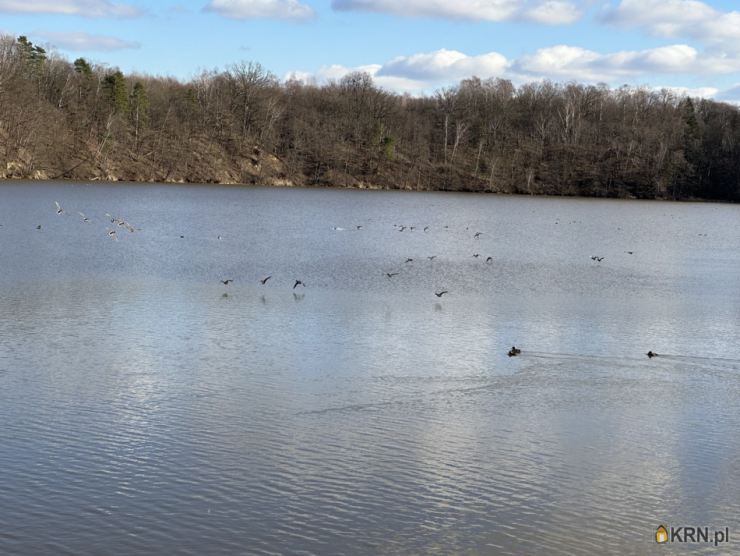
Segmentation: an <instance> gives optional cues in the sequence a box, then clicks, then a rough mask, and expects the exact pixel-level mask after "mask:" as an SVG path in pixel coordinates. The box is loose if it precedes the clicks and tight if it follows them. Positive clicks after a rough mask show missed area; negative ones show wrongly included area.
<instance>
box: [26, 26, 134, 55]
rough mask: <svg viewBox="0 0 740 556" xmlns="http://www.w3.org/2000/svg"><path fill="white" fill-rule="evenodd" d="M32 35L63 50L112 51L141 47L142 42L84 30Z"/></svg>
mask: <svg viewBox="0 0 740 556" xmlns="http://www.w3.org/2000/svg"><path fill="white" fill-rule="evenodd" d="M31 36H32V37H34V38H35V37H39V38H42V39H44V40H46V41H48V42H50V43H51V44H53V45H54V46H56V47H57V48H60V49H62V50H72V51H90V50H94V51H111V50H124V49H127V48H141V43H138V42H135V41H124V40H121V39H117V38H115V37H110V36H106V35H89V34H87V33H85V32H84V31H71V32H58V31H34V32H33V33H31Z"/></svg>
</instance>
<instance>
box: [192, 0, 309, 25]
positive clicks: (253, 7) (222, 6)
mask: <svg viewBox="0 0 740 556" xmlns="http://www.w3.org/2000/svg"><path fill="white" fill-rule="evenodd" d="M203 11H205V12H213V13H216V14H218V15H220V16H222V17H227V18H229V19H253V18H267V19H282V20H285V21H294V22H296V21H303V20H307V19H311V18H313V17H314V16H315V15H316V12H315V11H313V9H312V8H311V7H310V6H307V5H305V4H301V3H300V2H298V1H297V0H211V1H210V2H209V3H208V4H207V5H206V6H205V7H204V8H203Z"/></svg>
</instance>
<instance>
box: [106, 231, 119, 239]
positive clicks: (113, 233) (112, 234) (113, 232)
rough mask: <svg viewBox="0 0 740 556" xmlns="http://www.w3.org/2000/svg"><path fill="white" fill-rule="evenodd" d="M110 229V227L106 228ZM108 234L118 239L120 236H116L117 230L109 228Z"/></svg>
mask: <svg viewBox="0 0 740 556" xmlns="http://www.w3.org/2000/svg"><path fill="white" fill-rule="evenodd" d="M106 230H108V228H106ZM108 235H109V236H110V237H112V238H113V239H115V240H116V241H118V238H117V237H116V231H115V230H108Z"/></svg>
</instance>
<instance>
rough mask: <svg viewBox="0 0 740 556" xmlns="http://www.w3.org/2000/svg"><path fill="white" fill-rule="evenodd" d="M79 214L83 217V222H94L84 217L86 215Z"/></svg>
mask: <svg viewBox="0 0 740 556" xmlns="http://www.w3.org/2000/svg"><path fill="white" fill-rule="evenodd" d="M78 214H79V215H80V216H82V221H83V222H92V220H90V219H89V218H88V217H87V216H85V215H84V214H82V213H81V212H80V213H78Z"/></svg>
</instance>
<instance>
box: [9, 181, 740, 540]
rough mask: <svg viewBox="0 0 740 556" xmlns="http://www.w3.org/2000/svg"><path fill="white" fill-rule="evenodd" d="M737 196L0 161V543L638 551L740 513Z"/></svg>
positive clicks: (729, 521) (735, 526)
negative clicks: (147, 171)
mask: <svg viewBox="0 0 740 556" xmlns="http://www.w3.org/2000/svg"><path fill="white" fill-rule="evenodd" d="M55 201H57V202H59V203H60V205H61V207H62V209H63V210H64V211H65V213H63V214H61V215H57V214H56V210H55V205H54V202H55ZM78 212H82V213H84V214H85V215H87V216H88V217H89V218H90V219H91V220H93V222H90V223H85V222H83V220H82V217H81V216H80V215H79V214H78ZM105 213H108V214H110V215H112V217H114V218H118V217H119V215H120V218H121V219H122V220H125V221H126V222H129V223H130V224H131V225H132V226H133V227H134V229H135V232H133V233H130V232H128V231H127V229H126V228H125V227H119V226H117V224H116V223H111V222H110V218H108V217H106V216H105ZM739 216H740V212H739V207H737V206H735V205H719V204H693V203H661V202H640V201H615V200H603V201H601V200H593V199H588V200H586V199H559V198H558V199H552V198H528V197H505V196H486V195H472V194H446V193H426V194H418V193H403V192H376V191H372V192H368V191H342V190H301V189H266V188H243V187H221V186H207V187H205V186H173V185H167V186H154V185H122V184H116V185H101V184H95V185H90V184H87V183H69V182H63V183H48V184H38V183H23V182H9V183H3V184H1V185H0V224H2V228H0V293H1V294H2V295H1V296H0V312H1V314H2V315H4V317H5V318H3V319H2V320H0V446H2V449H0V552H1V553H3V554H6V553H7V554H46V553H55V554H86V553H90V554H141V553H168V554H235V553H239V554H245V553H246V554H422V553H424V554H431V553H439V554H595V553H598V554H628V553H631V554H649V553H654V550H655V548H656V547H655V544H654V543H655V541H654V533H655V529H656V528H657V527H658V526H659V525H661V524H663V525H666V526H669V527H670V526H680V525H695V526H710V527H714V528H720V527H722V528H724V527H728V526H729V527H730V529H731V531H733V532H735V531H736V533H735V535H736V536H737V535H740V526H739V525H740V523H739V521H738V517H737V516H738V515H739V512H738V510H740V502H739V501H740V482H739V481H738V476H740V464H739V463H738V461H740V440H739V437H738V436H737V434H736V431H737V430H738V429H739V428H740V348H738V342H737V339H738V338H739V337H740V295H739V294H740V285H739V284H740V281H738V279H737V278H738V276H740V218H739ZM38 225H42V229H41V230H38V229H37V226H38ZM358 226H361V228H360V229H358ZM400 226H406V229H405V230H404V231H403V232H399V229H400ZM411 226H413V227H414V228H415V229H414V230H413V231H412V230H411V229H410V228H411ZM106 227H107V228H108V229H113V230H115V231H116V239H117V241H116V240H114V239H113V238H111V237H110V236H109V235H108V233H107V231H106ZM425 227H427V228H428V229H427V231H426V232H425V231H423V229H424V228H425ZM335 228H336V229H335ZM477 232H482V235H481V236H480V237H479V238H478V239H475V238H474V234H475V233H477ZM181 236H183V237H181ZM219 236H220V237H221V239H218V238H219ZM629 251H631V252H632V254H629V253H628V252H629ZM475 254H479V255H480V256H479V257H474V256H473V255H475ZM592 255H599V256H603V257H605V258H604V260H603V261H602V262H600V263H597V262H595V261H593V260H591V258H590V257H591V256H592ZM432 256H434V257H435V258H434V259H429V258H428V257H432ZM489 256H490V257H491V258H492V262H490V263H487V262H486V259H487V257H489ZM408 258H412V259H413V261H412V262H408V263H407V262H405V261H406V260H407V259H408ZM386 273H398V275H397V276H394V277H393V278H388V277H387V274H386ZM267 276H271V278H270V280H268V281H267V283H266V284H265V285H262V284H261V283H260V280H261V279H264V278H265V277H267ZM225 279H233V280H234V282H233V283H231V284H229V285H228V286H226V285H224V284H222V283H221V280H225ZM295 280H302V281H303V282H305V284H306V287H302V286H300V285H299V286H297V287H296V288H295V289H293V284H294V283H295ZM444 290H447V291H448V292H449V293H447V294H445V295H443V296H442V297H440V298H438V297H436V296H435V292H440V291H444ZM512 345H516V346H517V347H519V348H521V349H522V354H521V356H519V357H516V358H509V357H507V355H506V353H507V351H508V349H509V348H510V347H511V346H512ZM648 350H653V351H655V352H658V353H660V354H661V355H660V357H658V358H654V359H648V358H647V357H646V356H645V352H647V351H648ZM738 538H740V537H738ZM726 546H727V548H725V551H724V552H722V551H721V550H719V548H717V549H713V550H714V551H715V552H716V553H731V552H732V551H733V550H732V549H733V545H726ZM664 548H666V549H667V550H668V552H671V551H674V552H683V551H687V550H692V549H699V548H703V547H701V546H699V545H691V546H689V545H683V546H675V545H674V546H671V547H664ZM734 548H735V549H736V548H737V545H736V544H735V546H734Z"/></svg>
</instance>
